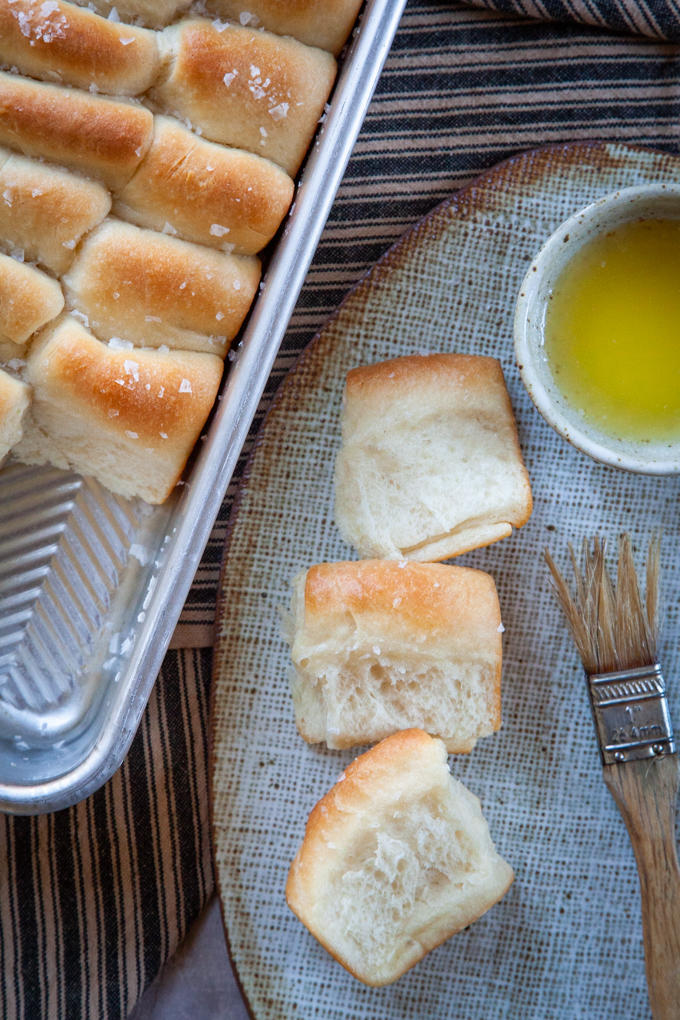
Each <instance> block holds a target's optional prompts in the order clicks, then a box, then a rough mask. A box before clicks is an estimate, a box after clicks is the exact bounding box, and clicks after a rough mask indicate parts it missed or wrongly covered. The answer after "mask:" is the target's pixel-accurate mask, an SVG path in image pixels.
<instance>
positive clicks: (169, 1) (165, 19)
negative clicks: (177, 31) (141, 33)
mask: <svg viewBox="0 0 680 1020" xmlns="http://www.w3.org/2000/svg"><path fill="white" fill-rule="evenodd" d="M75 2H76V3H77V4H78V5H79V6H80V7H89V8H91V9H94V10H95V11H96V12H97V14H101V15H103V17H105V18H110V17H111V16H112V13H113V18H115V19H116V20H117V19H120V20H121V21H125V22H130V21H132V22H134V23H135V24H136V25H138V24H143V25H146V26H147V28H163V27H164V26H165V25H169V24H170V22H171V21H174V20H175V18H176V17H177V15H178V14H179V13H180V11H185V10H186V9H187V7H189V6H190V4H191V0H75Z"/></svg>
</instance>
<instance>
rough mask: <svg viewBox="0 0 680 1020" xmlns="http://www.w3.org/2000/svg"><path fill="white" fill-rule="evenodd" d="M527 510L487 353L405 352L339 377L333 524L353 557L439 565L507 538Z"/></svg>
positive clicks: (504, 403) (499, 383) (513, 431)
mask: <svg viewBox="0 0 680 1020" xmlns="http://www.w3.org/2000/svg"><path fill="white" fill-rule="evenodd" d="M531 506H532V503H531V489H530V486H529V478H528V475H527V472H526V470H525V468H524V464H523V463H522V454H521V452H520V448H519V442H518V439H517V428H516V425H515V419H514V416H513V413H512V406H511V404H510V398H509V396H508V391H507V389H506V386H505V380H504V378H503V370H502V368H501V365H500V362H499V361H497V360H496V359H495V358H486V357H481V356H478V355H467V354H433V355H430V356H429V357H420V356H413V357H405V358H395V359H394V360H392V361H383V362H380V363H379V364H376V365H368V366H365V367H362V368H355V369H352V371H350V372H349V373H348V375H347V384H346V388H345V396H344V407H343V413H342V448H341V450H340V452H339V454H338V457H337V460H336V465H335V520H336V522H337V525H338V528H339V529H340V532H341V534H342V536H343V538H344V539H345V540H346V541H347V542H350V543H351V544H352V545H353V546H354V547H355V548H356V549H358V551H359V554H360V555H361V556H363V557H367V558H368V557H380V558H382V559H408V560H417V561H420V562H425V561H431V560H445V559H448V558H449V557H450V556H458V555H459V554H460V553H464V552H467V551H468V550H469V549H476V548H477V547H478V546H482V545H489V544H490V543H491V542H496V541H498V539H500V538H507V536H508V535H510V534H512V526H513V525H514V526H515V527H516V528H521V527H522V525H523V524H525V523H526V521H527V520H528V519H529V515H530V514H531Z"/></svg>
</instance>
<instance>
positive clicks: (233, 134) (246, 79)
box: [153, 18, 337, 177]
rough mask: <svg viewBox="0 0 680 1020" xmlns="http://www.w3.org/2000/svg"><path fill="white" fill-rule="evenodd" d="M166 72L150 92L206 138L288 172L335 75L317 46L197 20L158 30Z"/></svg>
mask: <svg viewBox="0 0 680 1020" xmlns="http://www.w3.org/2000/svg"><path fill="white" fill-rule="evenodd" d="M160 45H161V52H163V48H164V47H165V48H167V51H168V53H169V55H170V73H169V75H168V76H167V79H166V80H165V81H164V82H162V83H161V84H159V85H157V86H156V88H155V89H154V91H153V96H154V98H155V99H156V100H157V102H159V103H160V104H161V106H162V107H163V108H164V109H165V110H168V111H170V112H172V113H175V111H177V112H178V113H179V114H181V115H182V116H183V117H187V118H188V119H189V120H190V121H191V123H192V124H196V125H197V126H198V127H200V128H201V129H202V131H203V133H204V135H205V137H206V138H209V139H210V140H211V141H213V142H221V143H222V144H223V145H233V146H235V147H236V148H238V149H246V150H247V151H248V152H255V153H257V154H258V155H259V156H265V157H266V158H267V159H271V160H272V161H273V162H274V163H276V164H277V165H278V166H281V167H283V169H284V170H285V171H286V173H288V174H290V175H291V177H294V176H295V174H296V173H297V172H298V170H299V169H300V164H301V163H302V160H303V159H304V157H305V153H306V152H307V149H308V147H309V143H310V142H311V140H312V136H313V134H314V132H315V131H316V127H317V123H318V121H319V118H320V116H321V114H322V113H323V108H324V103H325V102H326V100H327V99H328V96H329V95H330V91H331V89H332V87H333V82H334V81H335V75H336V72H337V66H336V63H335V59H334V58H333V57H332V56H331V54H330V53H326V52H325V51H324V50H320V49H315V48H313V47H311V46H303V44H302V43H300V42H297V41H296V40H295V39H291V38H289V37H282V36H279V35H273V34H272V33H271V32H261V31H259V30H258V31H254V30H253V29H252V28H243V27H241V25H234V24H229V25H228V26H227V25H226V24H224V23H218V27H216V25H215V23H211V22H210V21H207V20H206V19H205V18H197V19H190V20H187V21H180V22H179V23H178V24H176V25H171V26H170V28H166V29H165V30H164V32H163V33H162V37H161V40H160Z"/></svg>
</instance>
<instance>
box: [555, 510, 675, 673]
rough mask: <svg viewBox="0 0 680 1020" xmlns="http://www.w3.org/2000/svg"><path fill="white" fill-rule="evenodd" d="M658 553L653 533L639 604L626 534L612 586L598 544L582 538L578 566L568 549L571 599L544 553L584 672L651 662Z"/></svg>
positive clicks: (654, 657)
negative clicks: (642, 593) (581, 551)
mask: <svg viewBox="0 0 680 1020" xmlns="http://www.w3.org/2000/svg"><path fill="white" fill-rule="evenodd" d="M660 549H661V532H660V531H659V530H657V531H655V532H654V533H653V535H652V537H651V539H650V542H649V551H648V554H647V570H646V594H645V601H644V602H643V600H642V596H641V595H640V585H639V584H638V577H637V573H636V571H635V562H634V560H633V547H632V544H631V540H630V535H629V534H624V535H620V536H619V557H618V568H617V575H616V585H614V584H613V583H612V579H611V576H610V574H609V570H608V569H607V562H606V556H605V552H606V543H605V542H604V541H603V540H602V541H601V540H600V539H599V538H594V539H593V540H592V543H589V542H588V541H587V540H586V539H584V541H583V562H582V564H581V565H579V563H578V560H577V558H576V554H575V553H574V550H573V548H572V546H571V544H570V545H569V553H570V556H571V565H572V569H573V571H574V580H575V589H576V590H575V594H572V591H571V589H570V587H569V585H568V584H567V582H566V581H565V579H564V577H563V576H562V574H561V572H560V571H559V570H558V568H557V566H556V565H555V562H554V560H553V558H552V556H551V555H550V553H549V552H548V550H547V549H546V550H545V559H546V562H547V564H548V566H549V568H550V573H551V574H552V581H553V586H554V588H555V592H556V593H557V597H558V599H559V601H560V605H561V606H562V609H563V610H564V615H565V616H566V618H567V623H568V624H569V628H570V630H571V633H572V636H573V638H574V641H575V643H576V647H577V649H578V653H579V655H580V656H581V661H582V662H583V668H584V669H585V671H586V673H589V674H592V673H612V672H614V671H617V670H620V669H633V668H635V667H636V666H650V665H652V664H653V663H655V662H657V638H658V628H659V559H660Z"/></svg>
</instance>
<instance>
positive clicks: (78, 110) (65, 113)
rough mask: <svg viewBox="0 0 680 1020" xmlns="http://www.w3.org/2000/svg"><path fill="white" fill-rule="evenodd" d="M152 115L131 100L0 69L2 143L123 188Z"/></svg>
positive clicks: (149, 130) (147, 135)
mask: <svg viewBox="0 0 680 1020" xmlns="http://www.w3.org/2000/svg"><path fill="white" fill-rule="evenodd" d="M152 133H153V116H152V114H151V113H150V111H149V110H147V109H146V108H145V107H143V106H140V105H139V104H138V103H134V102H132V101H131V100H124V99H112V98H110V97H109V96H94V95H91V94H90V93H89V92H84V91H83V90H82V89H69V88H64V87H63V86H60V85H48V84H45V83H44V82H37V81H31V80H30V79H29V78H22V77H20V76H19V75H16V74H6V73H5V72H2V71H0V144H2V145H9V146H10V147H11V148H14V149H19V151H20V152H23V153H24V154H25V155H28V156H38V157H42V158H44V159H49V160H54V162H56V163H62V164H63V165H64V166H67V167H70V168H71V169H73V170H79V171H81V172H82V173H85V174H88V175H90V176H92V177H96V178H98V179H99V180H102V181H103V182H104V183H105V184H107V185H108V186H109V187H110V188H113V189H116V188H121V187H123V186H124V185H125V184H126V183H127V181H129V180H130V178H131V177H132V175H133V173H134V172H135V170H136V169H137V167H138V166H139V164H140V163H141V161H142V158H143V157H144V154H145V153H146V150H147V149H148V147H149V145H150V143H151V136H152Z"/></svg>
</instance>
